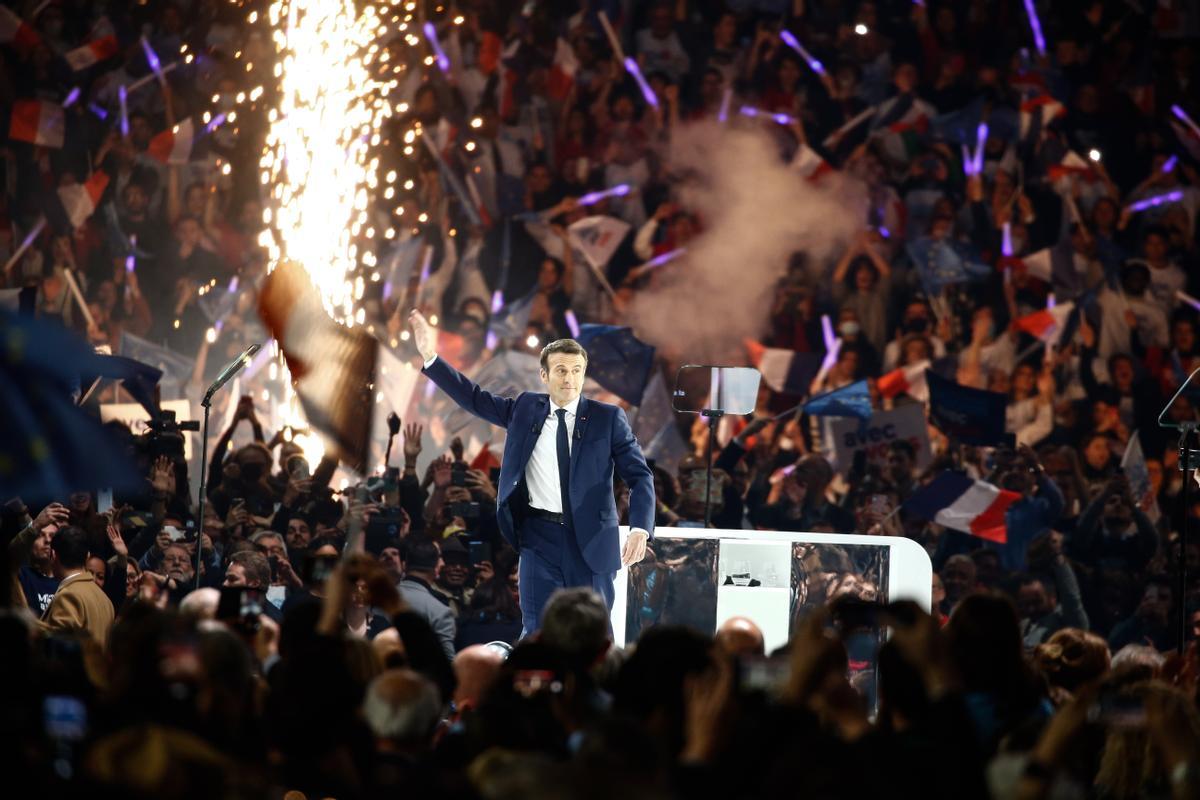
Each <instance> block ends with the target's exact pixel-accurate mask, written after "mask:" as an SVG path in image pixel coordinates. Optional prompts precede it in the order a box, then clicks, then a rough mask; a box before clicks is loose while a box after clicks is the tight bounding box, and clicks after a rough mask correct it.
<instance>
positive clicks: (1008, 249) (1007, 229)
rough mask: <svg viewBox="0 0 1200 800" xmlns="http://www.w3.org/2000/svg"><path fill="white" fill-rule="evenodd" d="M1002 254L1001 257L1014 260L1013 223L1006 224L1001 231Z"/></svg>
mask: <svg viewBox="0 0 1200 800" xmlns="http://www.w3.org/2000/svg"><path fill="white" fill-rule="evenodd" d="M1000 253H1001V255H1003V256H1005V257H1007V258H1012V254H1013V246H1012V223H1011V222H1006V223H1004V228H1003V229H1002V230H1001V237H1000Z"/></svg>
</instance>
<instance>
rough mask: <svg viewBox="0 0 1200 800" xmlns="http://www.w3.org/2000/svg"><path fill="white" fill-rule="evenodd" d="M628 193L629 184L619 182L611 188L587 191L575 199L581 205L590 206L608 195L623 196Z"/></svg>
mask: <svg viewBox="0 0 1200 800" xmlns="http://www.w3.org/2000/svg"><path fill="white" fill-rule="evenodd" d="M627 194H629V184H628V183H619V184H617V185H616V186H614V187H612V188H611V189H602V190H601V191H599V192H588V193H587V194H585V195H584V196H583V197H581V198H579V200H578V201H577V202H578V203H579V205H581V206H591V205H595V204H596V203H599V202H600V201H601V200H605V199H607V198H609V197H624V196H625V195H627Z"/></svg>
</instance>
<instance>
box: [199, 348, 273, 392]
mask: <svg viewBox="0 0 1200 800" xmlns="http://www.w3.org/2000/svg"><path fill="white" fill-rule="evenodd" d="M260 349H262V346H261V345H257V344H252V345H250V346H249V347H247V348H246V349H245V350H243V351H242V354H241V355H240V356H238V357H237V358H235V359H234V360H233V361H230V362H229V363H228V364H226V365H225V369H223V370H221V374H220V375H218V376H217V379H216V380H215V381H213V383H212V386H209V387H208V391H206V392H205V393H204V401H203V403H202V405H208V404H209V401H211V400H212V396H213V395H214V394H216V393H217V390H219V389H220V388H221V387H222V386H224V385H225V384H227V383H229V381H230V380H231V379H232V378H233V376H234V375H237V374H238V373H239V372H241V371H242V370H243V369H245V368H246V365H247V364H249V363H250V358H251V357H252V356H253V355H254V354H255V353H257V352H258V351H259V350H260Z"/></svg>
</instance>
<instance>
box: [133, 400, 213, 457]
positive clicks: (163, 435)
mask: <svg viewBox="0 0 1200 800" xmlns="http://www.w3.org/2000/svg"><path fill="white" fill-rule="evenodd" d="M199 430H200V423H199V422H198V421H196V420H189V421H187V422H178V421H176V419H175V412H174V411H172V410H170V409H163V410H162V411H160V412H159V415H158V419H151V420H149V421H148V422H147V423H146V432H145V433H144V434H142V440H141V445H142V450H143V452H145V453H146V454H147V455H148V456H150V457H151V458H156V457H158V456H167V457H169V458H172V459H180V460H182V459H183V432H184V431H199Z"/></svg>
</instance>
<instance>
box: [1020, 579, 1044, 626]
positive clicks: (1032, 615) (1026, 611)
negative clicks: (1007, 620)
mask: <svg viewBox="0 0 1200 800" xmlns="http://www.w3.org/2000/svg"><path fill="white" fill-rule="evenodd" d="M1017 610H1018V611H1019V612H1020V613H1021V617H1022V619H1037V618H1038V617H1041V616H1043V615H1044V614H1046V613H1048V612H1049V611H1051V610H1052V607H1051V606H1050V595H1049V594H1048V593H1047V592H1046V587H1045V586H1043V585H1042V583H1041V581H1033V582H1032V583H1027V584H1025V585H1024V586H1022V587H1021V588H1020V590H1019V591H1018V592H1017Z"/></svg>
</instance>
